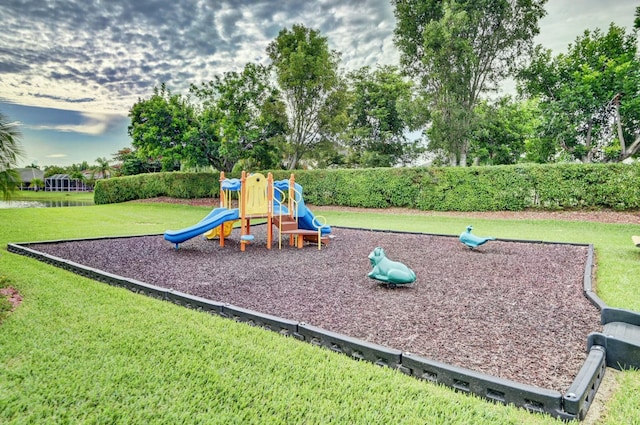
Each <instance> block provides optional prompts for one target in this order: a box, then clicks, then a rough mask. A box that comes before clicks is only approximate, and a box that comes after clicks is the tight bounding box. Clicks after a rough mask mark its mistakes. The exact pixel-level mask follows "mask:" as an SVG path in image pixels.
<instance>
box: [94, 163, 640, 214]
mask: <svg viewBox="0 0 640 425" xmlns="http://www.w3.org/2000/svg"><path fill="white" fill-rule="evenodd" d="M256 171H258V170H256ZM267 172H268V171H264V173H265V174H266V173H267ZM271 172H272V173H273V177H274V179H275V180H283V179H288V178H289V177H290V175H291V171H285V170H273V171H271ZM294 174H295V180H296V182H298V183H300V184H301V185H302V187H303V189H304V197H305V201H306V202H308V203H310V204H314V205H336V206H349V207H362V208H391V207H402V208H414V209H419V210H429V211H431V210H432V211H521V210H524V209H528V208H534V209H545V210H562V209H614V210H619V211H625V210H636V209H640V164H548V165H537V164H525V165H523V164H519V165H511V166H510V165H504V166H492V167H466V168H464V167H416V168H366V169H324V170H296V171H295V173H294ZM227 177H231V175H228V176H227ZM218 194H219V174H218V173H180V172H174V173H156V174H143V175H138V176H128V177H119V178H113V179H108V180H101V181H99V182H97V184H96V187H95V195H94V200H95V203H96V204H107V203H115V202H124V201H131V200H135V199H146V198H153V197H157V196H171V197H177V198H202V197H216V196H218Z"/></svg>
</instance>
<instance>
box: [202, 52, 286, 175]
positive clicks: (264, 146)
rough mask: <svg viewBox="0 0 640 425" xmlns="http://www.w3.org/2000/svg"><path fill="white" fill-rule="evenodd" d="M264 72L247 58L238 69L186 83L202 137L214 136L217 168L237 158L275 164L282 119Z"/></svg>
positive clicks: (266, 70)
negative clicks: (197, 104) (197, 109)
mask: <svg viewBox="0 0 640 425" xmlns="http://www.w3.org/2000/svg"><path fill="white" fill-rule="evenodd" d="M269 72H270V70H269V68H267V67H264V66H261V65H257V64H253V63H248V64H247V65H245V67H244V69H243V71H242V72H240V73H238V72H226V73H225V74H223V75H222V76H216V77H215V79H214V80H212V81H209V82H208V83H203V84H202V85H200V86H196V85H191V88H190V92H191V93H192V94H194V95H195V96H196V97H197V98H198V99H199V100H200V102H201V107H202V111H201V112H200V128H201V131H202V132H203V134H205V136H204V137H207V136H209V137H211V138H212V139H215V140H219V146H218V151H217V155H218V157H219V158H218V164H217V167H218V169H219V170H222V171H225V172H229V171H232V170H233V168H234V166H235V165H236V164H237V163H238V162H239V161H245V162H251V163H252V164H253V165H254V166H257V167H260V168H272V167H275V166H277V165H278V164H279V161H278V159H279V158H278V153H277V152H276V150H277V149H276V148H277V145H276V143H275V142H274V141H275V140H277V139H278V138H279V137H283V136H284V134H285V133H286V130H287V118H286V113H285V107H284V105H283V104H282V101H280V100H279V98H278V91H277V90H276V89H275V87H273V85H272V83H271V82H270V80H269ZM211 163H212V164H213V162H211Z"/></svg>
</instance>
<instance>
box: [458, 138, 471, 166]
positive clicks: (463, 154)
mask: <svg viewBox="0 0 640 425" xmlns="http://www.w3.org/2000/svg"><path fill="white" fill-rule="evenodd" d="M468 150H469V142H468V141H464V142H462V146H460V166H461V167H466V166H467V151H468Z"/></svg>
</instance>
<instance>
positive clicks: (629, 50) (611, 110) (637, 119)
mask: <svg viewBox="0 0 640 425" xmlns="http://www.w3.org/2000/svg"><path fill="white" fill-rule="evenodd" d="M518 79H519V82H520V87H521V89H522V90H523V91H524V92H525V93H526V94H528V95H529V96H534V97H539V99H540V100H541V103H540V106H541V112H542V114H543V118H542V122H541V124H542V125H541V126H540V127H539V134H540V138H541V139H542V140H545V142H546V143H550V144H552V147H548V148H547V149H546V150H557V151H560V150H563V151H564V152H566V153H567V154H568V155H570V156H571V157H572V158H575V159H578V160H581V161H583V162H607V161H617V162H619V161H623V160H624V159H626V158H628V157H631V156H634V155H635V154H636V152H637V151H638V150H639V149H640V137H638V134H637V129H638V126H639V124H640V97H639V96H638V94H639V89H638V87H640V57H639V56H638V50H637V35H636V33H635V32H632V33H631V34H629V35H627V34H625V29H624V28H622V27H618V26H616V25H614V24H611V25H610V27H609V30H608V31H607V33H602V32H601V31H600V30H599V29H595V30H594V31H589V30H587V31H585V32H584V33H583V34H582V35H581V36H579V37H577V38H576V41H575V42H574V43H573V44H571V45H569V49H568V52H567V53H566V54H559V55H557V56H555V57H554V56H552V54H551V51H550V50H548V49H543V48H542V47H541V46H538V47H537V48H536V50H535V51H534V54H533V57H532V61H531V64H530V65H529V66H528V67H527V68H526V69H524V70H522V71H521V72H520V73H519V75H518ZM543 156H544V155H543Z"/></svg>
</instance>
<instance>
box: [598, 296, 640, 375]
mask: <svg viewBox="0 0 640 425" xmlns="http://www.w3.org/2000/svg"><path fill="white" fill-rule="evenodd" d="M602 324H603V325H604V326H603V327H604V329H603V331H602V333H593V334H591V335H589V344H588V345H589V346H591V345H593V344H598V345H603V346H604V347H605V348H606V353H607V366H609V367H613V368H616V369H627V368H630V367H632V368H640V314H638V313H637V312H633V311H629V310H622V309H616V308H609V307H607V308H605V309H603V310H602Z"/></svg>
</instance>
